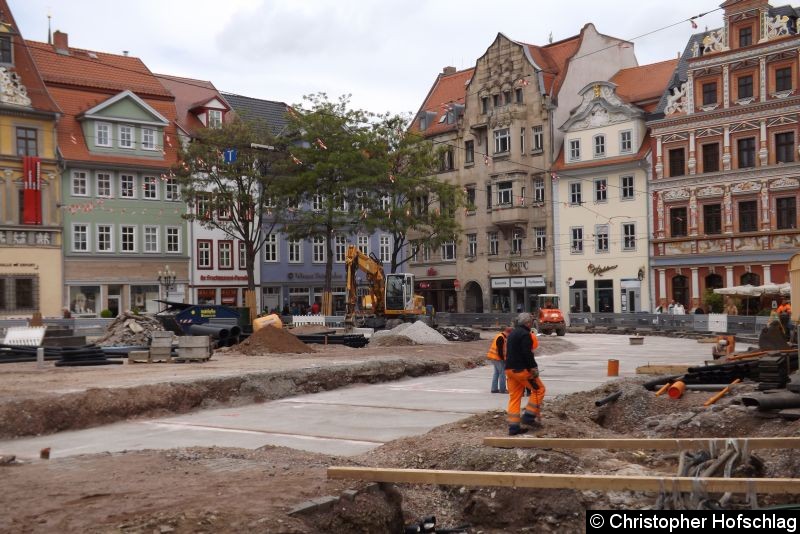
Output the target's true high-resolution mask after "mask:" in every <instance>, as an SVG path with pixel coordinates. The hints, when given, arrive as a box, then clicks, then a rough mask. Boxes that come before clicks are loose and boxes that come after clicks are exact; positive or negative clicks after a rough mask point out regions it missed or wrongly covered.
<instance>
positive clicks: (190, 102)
mask: <svg viewBox="0 0 800 534" xmlns="http://www.w3.org/2000/svg"><path fill="white" fill-rule="evenodd" d="M155 77H156V78H158V79H159V81H160V82H161V84H162V85H163V86H164V87H166V89H167V90H168V91H169V92H170V93H172V95H173V96H174V97H175V108H176V110H177V112H178V126H180V127H181V129H182V130H183V131H185V132H186V133H189V134H191V133H194V132H196V131H197V130H201V129H203V128H205V126H204V125H203V123H202V122H200V120H199V119H198V118H197V115H195V114H194V113H193V112H192V110H193V109H194V108H196V107H198V106H202V105H203V104H205V103H206V102H208V101H210V100H213V99H214V98H216V99H217V100H219V101H220V102H221V103H222V105H224V106H225V107H226V108H227V109H228V110H230V106H229V105H228V103H227V102H226V101H225V99H224V98H223V97H222V95H220V94H219V91H217V88H216V87H214V84H213V83H211V82H208V81H205V80H193V79H192V78H181V77H178V76H169V75H167V74H156V75H155ZM224 120H225V121H227V120H229V115H228V114H227V113H226V114H225V115H224Z"/></svg>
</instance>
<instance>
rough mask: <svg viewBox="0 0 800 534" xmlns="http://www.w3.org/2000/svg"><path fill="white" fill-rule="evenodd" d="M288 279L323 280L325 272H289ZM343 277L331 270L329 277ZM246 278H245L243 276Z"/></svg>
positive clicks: (333, 278)
mask: <svg viewBox="0 0 800 534" xmlns="http://www.w3.org/2000/svg"><path fill="white" fill-rule="evenodd" d="M286 278H287V279H289V280H325V273H289V274H287V275H286ZM337 278H344V275H343V274H341V273H336V272H332V273H331V279H332V280H335V279H337ZM245 280H247V278H245Z"/></svg>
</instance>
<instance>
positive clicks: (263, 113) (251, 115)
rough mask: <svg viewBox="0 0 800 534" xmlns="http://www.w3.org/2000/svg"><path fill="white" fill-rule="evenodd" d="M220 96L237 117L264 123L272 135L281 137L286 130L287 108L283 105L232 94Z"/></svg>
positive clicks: (272, 101)
mask: <svg viewBox="0 0 800 534" xmlns="http://www.w3.org/2000/svg"><path fill="white" fill-rule="evenodd" d="M222 96H223V97H224V98H225V100H227V101H228V103H229V104H230V105H231V107H232V108H233V110H234V111H235V112H236V114H237V115H239V117H241V118H242V119H245V120H250V121H260V122H264V123H266V125H267V127H268V128H269V131H270V133H271V134H272V135H281V134H282V133H283V132H284V130H285V129H286V122H287V121H286V110H287V109H288V107H289V106H287V105H286V104H285V103H283V102H276V101H274V100H262V99H260V98H252V97H249V96H242V95H236V94H233V93H222Z"/></svg>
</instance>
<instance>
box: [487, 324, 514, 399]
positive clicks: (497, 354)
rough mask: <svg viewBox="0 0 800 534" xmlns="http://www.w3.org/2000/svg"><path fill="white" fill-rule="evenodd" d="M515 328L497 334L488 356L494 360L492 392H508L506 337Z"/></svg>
mask: <svg viewBox="0 0 800 534" xmlns="http://www.w3.org/2000/svg"><path fill="white" fill-rule="evenodd" d="M512 330H513V328H506V329H505V330H503V331H502V332H500V333H499V334H497V335H496V336H495V338H494V339H493V340H492V344H491V345H490V346H489V352H488V353H487V354H486V357H487V358H489V359H490V360H491V361H492V365H493V366H494V373H492V393H508V391H507V390H506V338H507V337H508V334H510V333H511V331H512Z"/></svg>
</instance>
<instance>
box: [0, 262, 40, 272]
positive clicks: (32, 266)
mask: <svg viewBox="0 0 800 534" xmlns="http://www.w3.org/2000/svg"><path fill="white" fill-rule="evenodd" d="M0 267H6V268H9V269H10V268H12V267H22V268H25V269H33V270H34V271H38V270H39V265H38V264H36V263H0Z"/></svg>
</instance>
